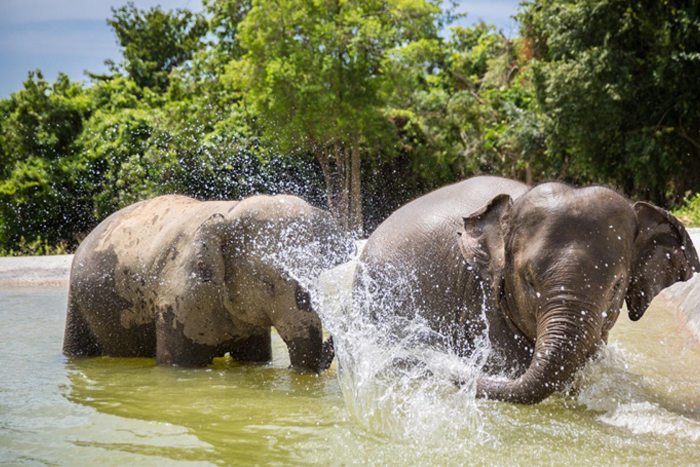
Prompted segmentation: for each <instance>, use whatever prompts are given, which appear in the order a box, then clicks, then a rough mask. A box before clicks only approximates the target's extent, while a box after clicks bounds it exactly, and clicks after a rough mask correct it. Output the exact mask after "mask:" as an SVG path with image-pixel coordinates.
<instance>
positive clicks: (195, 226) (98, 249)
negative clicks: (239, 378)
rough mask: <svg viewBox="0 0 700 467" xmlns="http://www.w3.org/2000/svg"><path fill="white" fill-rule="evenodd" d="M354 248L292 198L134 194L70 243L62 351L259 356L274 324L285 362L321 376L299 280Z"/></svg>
mask: <svg viewBox="0 0 700 467" xmlns="http://www.w3.org/2000/svg"><path fill="white" fill-rule="evenodd" d="M354 249H355V246H354V243H353V242H352V240H351V239H349V238H346V237H345V236H344V234H343V233H342V232H341V231H340V229H339V227H338V226H337V225H336V223H335V222H334V220H333V218H332V216H331V215H330V214H329V213H328V212H326V211H323V210H321V209H317V208H314V207H312V206H310V205H309V204H308V203H306V202H305V201H303V200H301V199H300V198H297V197H295V196H288V195H278V196H262V195H260V196H253V197H250V198H246V199H244V200H242V201H198V200H195V199H192V198H189V197H186V196H181V195H166V196H160V197H156V198H153V199H150V200H146V201H142V202H138V203H136V204H133V205H131V206H128V207H126V208H124V209H122V210H120V211H117V212H116V213H114V214H112V215H111V216H109V217H108V218H107V219H105V220H104V221H103V222H102V223H100V224H99V225H98V226H97V227H96V228H95V229H94V230H93V231H92V232H91V233H90V234H89V235H88V236H87V237H86V238H85V240H84V241H83V242H82V243H81V244H80V246H79V247H78V249H77V251H76V253H75V256H74V258H73V263H72V266H71V273H70V280H69V292H68V310H67V317H66V328H65V335H64V342H63V352H64V354H65V355H68V356H73V355H84V356H112V357H147V358H155V360H156V364H158V365H177V366H193V367H197V366H206V365H208V364H210V363H211V361H212V359H213V358H215V357H221V356H224V355H225V354H226V353H229V354H230V356H231V357H232V358H234V359H236V360H239V361H242V362H268V361H270V360H271V359H272V349H271V341H270V332H271V326H274V327H275V329H276V330H277V332H278V333H279V335H280V337H281V338H282V339H283V340H284V342H285V343H286V345H287V348H288V350H289V357H290V361H291V367H292V368H293V369H295V370H298V371H299V372H316V373H318V372H321V371H322V370H324V369H326V368H328V366H329V365H330V364H331V361H332V359H333V354H334V351H333V345H332V340H331V339H329V340H328V341H326V342H325V343H324V342H323V337H322V325H321V320H320V318H319V316H318V314H317V312H316V311H315V310H314V307H313V304H312V301H311V297H310V295H309V290H308V288H309V283H306V282H305V281H307V280H313V279H315V278H316V277H317V276H318V274H320V273H321V272H322V271H323V270H325V269H328V268H331V267H333V266H335V265H337V264H340V263H343V262H345V261H347V260H348V258H349V257H350V256H351V255H352V254H354Z"/></svg>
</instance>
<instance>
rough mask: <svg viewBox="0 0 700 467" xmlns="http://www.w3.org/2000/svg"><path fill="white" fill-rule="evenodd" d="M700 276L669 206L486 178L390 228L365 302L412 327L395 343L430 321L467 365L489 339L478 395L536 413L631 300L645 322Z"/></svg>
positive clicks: (426, 202)
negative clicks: (651, 309)
mask: <svg viewBox="0 0 700 467" xmlns="http://www.w3.org/2000/svg"><path fill="white" fill-rule="evenodd" d="M698 270H700V263H699V262H698V255H697V252H696V250H695V248H694V246H693V244H692V241H691V239H690V237H689V235H688V233H687V231H686V230H685V228H684V227H683V226H682V225H681V223H680V222H679V221H678V220H677V219H676V218H675V217H674V216H672V215H671V214H669V213H668V212H667V211H665V210H663V209H661V208H658V207H655V206H653V205H651V204H648V203H646V202H636V203H631V202H630V201H628V200H627V199H625V198H624V197H623V196H621V195H620V194H618V193H617V192H615V191H614V190H613V189H610V188H607V187H603V186H590V187H582V188H574V187H571V186H568V185H566V184H563V183H556V182H550V183H544V184H540V185H537V186H535V187H533V188H530V187H529V186H527V185H525V184H523V183H520V182H517V181H513V180H509V179H505V178H500V177H494V176H479V177H474V178H470V179H466V180H464V181H462V182H459V183H456V184H453V185H449V186H446V187H443V188H440V189H438V190H436V191H433V192H432V193H429V194H427V195H425V196H422V197H420V198H417V199H415V200H414V201H412V202H410V203H408V204H406V205H404V206H403V207H401V208H399V209H398V210H397V211H395V212H394V213H393V214H391V216H389V217H388V218H387V219H386V220H385V221H384V222H383V223H382V224H380V225H379V227H378V228H377V229H376V230H375V231H374V232H373V233H372V235H371V236H370V237H369V239H368V241H367V244H366V246H365V248H364V250H363V251H362V254H361V256H360V259H359V262H358V269H357V271H356V275H355V279H354V285H353V300H354V302H355V306H362V303H361V302H362V297H366V296H368V297H369V298H368V299H367V298H366V299H365V300H367V302H368V303H367V304H365V305H364V308H365V309H367V310H368V311H367V316H368V317H369V319H371V320H373V322H375V323H389V322H394V323H396V322H399V323H404V324H403V325H400V326H397V325H395V326H394V328H387V329H389V330H390V332H393V333H394V335H395V338H396V339H398V338H400V337H401V336H400V335H399V333H400V332H401V329H404V330H405V329H407V328H408V326H405V323H409V322H414V321H415V320H422V321H421V322H424V323H426V325H427V326H428V327H429V330H430V333H429V335H430V336H433V337H430V339H435V337H434V336H435V335H437V336H439V337H438V338H437V340H435V342H438V343H439V344H440V345H447V346H448V349H450V350H452V351H454V352H455V353H456V354H458V355H460V356H462V357H466V356H470V355H475V354H474V351H475V348H476V347H478V346H479V345H482V344H480V342H484V341H485V340H486V337H487V338H488V342H489V343H490V350H489V351H488V353H487V356H486V357H485V360H486V363H485V364H484V367H483V370H482V372H481V374H480V376H479V377H478V378H477V380H476V395H477V397H480V398H486V399H491V400H498V401H507V402H512V403H519V404H536V403H539V402H541V401H543V400H544V399H546V398H547V397H549V396H550V395H551V394H552V393H553V392H555V391H557V390H560V389H562V388H563V387H565V386H566V385H567V384H568V383H569V382H570V381H571V380H572V377H573V375H574V374H575V373H576V371H577V370H578V369H580V368H581V367H582V366H583V365H584V364H585V362H587V361H588V360H589V358H591V357H593V356H594V355H595V354H596V352H597V350H599V349H600V347H601V346H602V345H603V344H604V343H605V342H607V337H608V333H609V331H610V329H611V328H612V326H613V325H614V324H615V321H616V320H617V318H618V315H619V313H620V311H621V308H622V306H623V301H626V303H627V309H628V313H629V318H630V319H631V320H633V321H636V320H638V319H640V318H641V317H642V315H643V314H644V312H645V310H646V309H647V307H648V306H649V304H650V302H651V300H652V299H653V298H654V296H656V295H657V294H658V293H659V292H660V291H661V290H662V289H664V288H665V287H668V286H670V285H672V284H674V283H675V282H678V281H686V280H688V279H689V278H690V277H691V276H692V275H693V273H694V272H697V271H698ZM397 329H398V330H397ZM404 332H405V331H404ZM430 339H429V340H430ZM479 339H481V341H480V340H479ZM429 344H431V345H432V342H429ZM455 382H456V383H457V384H458V385H459V384H464V383H465V382H464V381H455ZM472 382H473V380H472Z"/></svg>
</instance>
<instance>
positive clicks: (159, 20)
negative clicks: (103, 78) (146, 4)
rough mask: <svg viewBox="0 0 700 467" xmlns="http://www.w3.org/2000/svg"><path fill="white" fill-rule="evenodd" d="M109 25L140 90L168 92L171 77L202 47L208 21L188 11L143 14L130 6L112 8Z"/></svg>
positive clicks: (130, 74)
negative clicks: (149, 89)
mask: <svg viewBox="0 0 700 467" xmlns="http://www.w3.org/2000/svg"><path fill="white" fill-rule="evenodd" d="M107 23H108V24H109V25H110V26H111V27H112V29H113V30H114V33H115V34H116V36H117V40H118V42H119V45H120V46H121V47H122V49H123V52H122V53H123V54H124V65H123V66H124V69H125V70H126V71H127V73H128V74H129V77H130V78H131V79H132V80H133V81H134V83H136V85H137V86H139V87H144V88H151V89H154V90H160V91H165V90H166V89H167V88H168V85H169V75H170V73H171V71H172V70H173V69H174V68H175V67H178V66H181V65H183V64H184V63H185V62H187V61H188V60H190V59H191V58H192V57H193V55H194V54H195V52H197V50H199V49H200V48H201V47H202V46H203V44H202V42H203V38H204V35H205V34H206V33H207V30H208V25H207V21H206V19H205V18H204V17H203V16H202V15H201V14H197V13H192V12H191V11H189V10H175V11H174V12H165V11H163V10H161V9H160V7H154V8H151V9H150V10H148V11H141V10H139V9H137V8H136V7H135V6H134V3H133V2H129V3H127V4H126V5H124V6H122V7H120V8H112V19H110V20H108V21H107Z"/></svg>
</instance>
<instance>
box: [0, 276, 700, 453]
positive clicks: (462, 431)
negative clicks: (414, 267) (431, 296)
mask: <svg viewBox="0 0 700 467" xmlns="http://www.w3.org/2000/svg"><path fill="white" fill-rule="evenodd" d="M66 292H67V289H66V288H65V287H11V288H3V289H1V290H0V316H1V320H0V330H2V332H1V333H0V374H1V375H2V377H1V378H0V464H3V463H5V464H10V465H70V466H80V465H90V466H93V465H165V466H169V465H357V464H370V465H463V464H467V465H580V464H584V463H586V464H591V465H700V348H698V346H697V344H695V343H694V342H692V341H691V340H690V339H689V338H688V337H687V336H685V335H683V333H682V330H681V329H680V328H679V326H678V325H677V324H676V321H675V320H674V318H673V317H672V316H670V315H669V314H668V313H666V312H665V311H664V310H662V309H658V306H659V305H658V302H657V304H656V305H655V307H656V308H655V309H651V310H649V311H648V312H647V315H646V316H645V319H643V320H642V321H641V322H639V323H630V322H629V321H627V320H626V319H623V318H621V320H620V323H618V325H617V327H616V329H615V330H614V332H613V336H612V338H611V341H612V342H611V344H612V345H611V346H610V349H609V350H608V352H607V353H606V355H605V357H604V358H602V359H600V360H599V361H598V362H595V363H594V364H592V365H590V366H589V368H588V369H587V370H586V371H585V373H584V375H583V376H582V377H581V383H580V389H579V391H578V393H577V394H576V395H574V396H570V397H563V396H556V397H553V398H551V399H549V400H547V401H546V402H545V403H543V404H541V405H538V406H534V407H522V406H514V405H509V404H503V403H495V402H487V401H477V402H474V401H473V399H471V398H469V396H468V395H467V394H462V393H459V392H457V391H456V389H453V388H450V387H448V386H444V385H443V386H440V385H435V386H431V385H430V383H429V382H428V383H426V382H416V383H415V387H403V388H398V389H397V390H396V391H395V392H393V393H387V392H380V393H378V394H377V397H378V398H381V400H378V401H377V403H376V404H374V405H373V407H372V408H371V410H369V411H362V410H359V411H358V410H357V407H353V410H354V413H355V414H356V415H351V413H350V410H348V409H347V408H346V407H347V405H346V400H345V397H344V394H343V391H342V390H341V388H340V385H339V382H338V378H337V368H336V366H337V365H334V366H333V367H332V369H331V370H330V371H329V372H327V373H325V374H324V375H323V376H321V377H313V376H301V375H296V374H293V373H290V372H289V371H288V370H287V369H286V367H287V365H288V360H287V356H286V350H285V348H284V346H283V344H282V343H281V341H280V340H279V338H277V339H275V340H274V355H275V361H274V363H273V364H271V365H267V366H239V365H237V364H235V363H233V362H231V361H229V360H225V359H221V360H220V361H217V362H216V363H215V365H213V366H212V367H210V368H206V369H198V370H192V369H180V368H157V367H155V365H154V362H153V361H152V360H141V359H133V360H121V359H111V358H99V359H72V360H71V359H67V358H65V357H63V356H62V355H61V352H60V348H61V342H62V337H63V323H64V317H65V304H66ZM275 337H276V336H275ZM408 386H411V383H409V384H408Z"/></svg>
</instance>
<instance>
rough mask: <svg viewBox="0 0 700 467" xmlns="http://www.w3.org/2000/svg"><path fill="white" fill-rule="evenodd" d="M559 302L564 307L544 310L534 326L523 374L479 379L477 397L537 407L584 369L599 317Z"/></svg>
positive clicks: (568, 302)
mask: <svg viewBox="0 0 700 467" xmlns="http://www.w3.org/2000/svg"><path fill="white" fill-rule="evenodd" d="M558 302H559V303H566V305H564V306H562V305H559V306H558V307H556V308H552V309H550V310H547V311H546V312H545V313H543V315H542V317H541V319H540V320H539V322H538V324H537V336H538V337H537V341H536V343H535V350H534V353H533V356H532V361H531V362H530V366H529V367H528V369H527V370H526V371H525V373H523V374H522V375H521V376H520V377H519V378H517V379H515V380H512V381H499V380H494V379H489V378H481V379H479V381H478V382H477V396H478V397H484V398H487V399H494V400H500V401H506V402H513V403H517V404H537V403H539V402H541V401H543V400H544V399H546V398H547V397H549V396H550V395H551V394H552V393H553V392H554V391H556V390H559V389H561V388H562V387H563V386H564V384H565V383H566V382H567V381H568V380H569V379H570V378H571V376H572V375H573V374H574V373H575V372H576V370H578V369H579V368H580V367H581V366H583V364H584V363H585V361H586V358H587V357H588V356H589V355H590V354H591V352H592V351H593V349H594V346H595V345H596V344H597V343H598V341H599V340H600V338H601V336H600V330H601V327H602V313H600V312H599V311H595V310H592V309H591V308H592V307H590V306H589V307H583V306H581V305H580V303H579V304H578V305H576V304H575V303H576V302H574V301H571V300H566V299H564V300H558ZM572 302H573V303H572Z"/></svg>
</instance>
